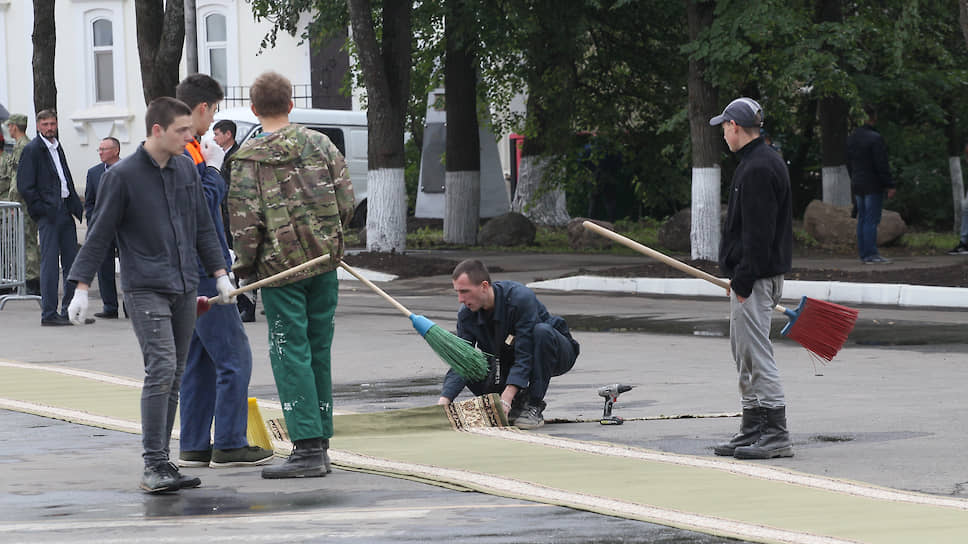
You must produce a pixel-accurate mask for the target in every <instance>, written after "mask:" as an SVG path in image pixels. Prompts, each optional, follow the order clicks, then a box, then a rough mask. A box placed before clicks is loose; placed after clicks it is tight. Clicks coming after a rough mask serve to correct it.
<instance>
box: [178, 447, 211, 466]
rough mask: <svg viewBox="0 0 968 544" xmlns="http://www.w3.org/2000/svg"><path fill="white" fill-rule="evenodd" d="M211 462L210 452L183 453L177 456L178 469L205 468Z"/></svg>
mask: <svg viewBox="0 0 968 544" xmlns="http://www.w3.org/2000/svg"><path fill="white" fill-rule="evenodd" d="M211 461H212V450H200V451H183V452H181V453H179V454H178V466H180V467H207V466H208V464H209V463H210V462H211Z"/></svg>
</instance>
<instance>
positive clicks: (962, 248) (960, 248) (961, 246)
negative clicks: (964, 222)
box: [948, 242, 968, 255]
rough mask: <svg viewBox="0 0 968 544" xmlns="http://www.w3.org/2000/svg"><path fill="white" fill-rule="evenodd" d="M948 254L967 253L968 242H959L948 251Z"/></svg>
mask: <svg viewBox="0 0 968 544" xmlns="http://www.w3.org/2000/svg"><path fill="white" fill-rule="evenodd" d="M948 255H968V243H965V242H959V243H958V245H956V246H955V248H954V249H952V250H951V251H949V252H948Z"/></svg>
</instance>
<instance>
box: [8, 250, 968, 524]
mask: <svg viewBox="0 0 968 544" xmlns="http://www.w3.org/2000/svg"><path fill="white" fill-rule="evenodd" d="M435 254H437V255H439V256H440V257H441V258H446V259H451V260H459V259H461V258H464V257H466V256H470V254H469V253H466V252H435ZM474 256H476V257H479V258H482V259H483V260H485V262H487V263H488V264H494V265H498V266H500V267H501V268H502V269H503V272H501V273H499V274H495V279H513V280H517V281H522V282H525V283H530V282H533V281H535V280H541V279H550V278H556V277H558V276H561V275H563V274H565V273H570V272H574V271H576V270H578V269H579V268H584V269H586V270H594V269H595V268H607V267H613V266H617V265H621V264H635V263H638V262H641V258H639V257H635V256H610V255H547V254H523V253H498V252H492V253H483V254H480V253H477V254H474ZM956 258H958V257H949V256H939V257H911V258H904V257H902V258H898V259H896V260H895V263H894V264H892V265H888V266H897V267H920V266H937V265H939V264H947V263H950V262H951V260H952V259H956ZM806 264H807V263H796V262H795V266H804V265H806ZM824 264H825V265H827V267H837V268H840V269H851V268H850V267H857V269H862V268H863V267H864V266H865V265H863V264H861V263H859V262H856V261H854V260H853V259H848V258H844V259H842V260H839V259H824ZM382 286H383V287H384V288H385V289H386V290H387V291H388V292H389V293H390V294H391V295H393V296H395V297H397V298H398V299H399V300H400V301H401V302H402V303H403V304H404V305H405V306H407V307H408V308H410V309H411V310H412V311H414V312H416V313H420V314H423V315H426V316H427V317H429V318H431V319H433V320H434V321H436V322H437V323H438V324H440V325H441V326H444V327H445V328H449V329H452V328H453V325H454V317H455V310H456V297H455V296H454V294H453V292H452V289H451V286H450V280H449V277H447V276H439V277H433V278H415V279H408V280H395V281H392V282H388V283H384V284H382ZM539 297H540V298H541V300H542V301H543V302H544V303H545V305H546V306H547V307H548V308H549V310H550V311H551V312H553V313H556V314H560V315H565V316H568V318H569V320H570V321H573V322H575V323H579V324H580V325H579V326H576V327H575V328H576V329H577V330H576V332H575V337H576V338H577V339H578V340H579V342H581V344H582V354H581V357H580V358H579V360H578V363H577V364H576V366H575V368H574V370H572V371H571V372H569V373H568V374H566V375H564V376H560V377H558V378H555V379H554V380H553V381H552V385H551V388H550V390H549V394H548V397H547V399H546V400H547V401H548V408H547V410H546V412H545V417H546V418H547V419H549V420H555V421H559V423H553V424H551V423H549V424H548V425H545V427H543V428H542V429H540V430H538V431H535V432H540V433H547V434H550V435H555V436H562V437H569V438H575V439H582V440H592V441H599V442H610V443H617V444H628V445H632V446H636V447H643V448H649V449H655V450H660V451H667V452H674V453H681V454H689V455H698V456H712V455H713V454H712V449H711V448H712V446H713V445H714V444H715V443H716V442H717V441H720V440H722V439H725V438H727V437H728V436H730V435H731V434H732V433H733V432H734V431H735V430H736V428H737V427H738V424H739V420H738V418H735V417H732V418H730V417H725V418H704V417H694V416H702V415H709V414H722V413H735V412H738V411H739V402H738V398H737V392H736V385H735V369H734V367H733V363H732V361H731V359H730V355H729V343H728V338H727V337H726V333H725V332H724V330H723V327H722V325H723V323H724V322H727V321H728V302H727V301H726V299H725V297H723V298H721V299H717V298H710V297H690V296H674V297H670V296H653V295H633V294H625V293H600V292H590V291H573V292H563V291H545V290H541V291H539ZM91 300H92V307H94V310H93V311H96V310H97V309H98V308H97V302H96V301H97V300H98V298H97V296H96V295H94V294H92V297H91ZM859 309H860V310H861V319H860V321H859V325H860V324H863V326H864V329H863V330H865V331H868V333H865V334H864V335H861V336H862V340H861V341H860V342H858V341H855V340H854V339H853V338H852V340H851V341H849V342H848V344H847V345H846V346H845V348H844V349H843V350H842V351H841V353H840V354H839V355H838V357H837V358H835V359H834V361H833V362H832V363H830V364H828V365H826V366H823V365H817V364H816V363H815V362H814V361H813V360H812V359H811V357H810V356H809V355H808V354H807V353H806V352H805V350H803V349H802V348H801V347H799V346H798V345H797V344H795V343H793V342H789V341H785V340H778V341H777V342H776V354H777V359H778V361H779V365H780V369H781V373H782V377H783V380H784V385H785V388H786V392H787V405H788V418H789V426H790V430H791V433H792V437H793V440H794V447H795V451H796V455H795V457H793V458H789V459H777V460H772V461H767V462H763V463H765V464H768V465H769V466H775V467H781V468H787V469H790V470H795V471H800V472H805V473H811V474H818V475H823V476H829V477H837V478H844V479H848V480H855V481H862V482H868V483H872V484H876V485H880V486H885V487H891V488H897V489H903V490H913V491H920V492H925V493H931V494H937V495H943V496H951V497H961V498H965V497H968V473H966V471H965V468H964V451H965V448H966V446H968V443H966V442H968V438H966V433H965V429H966V428H968V406H966V405H965V403H964V400H963V399H964V384H966V383H968V364H966V352H968V342H965V341H964V340H962V337H963V336H964V335H963V334H962V333H961V330H962V329H961V328H960V327H961V326H964V323H965V321H966V319H965V318H966V317H968V314H966V313H965V312H964V311H963V310H962V309H960V308H921V307H898V306H892V305H862V306H859ZM782 321H783V318H782V317H779V316H778V318H777V322H778V323H779V322H782ZM0 326H2V330H3V331H4V334H3V338H4V340H3V344H2V347H0V358H3V359H7V360H12V361H20V362H28V363H35V364H41V365H51V366H60V367H71V368H80V369H86V370H95V371H98V372H104V373H109V374H114V375H118V376H124V377H128V378H134V379H140V378H141V377H142V375H143V371H142V364H141V357H140V351H139V349H138V346H137V342H136V340H135V337H134V335H133V333H132V332H131V330H130V323H129V322H128V321H127V320H124V319H121V320H103V319H101V320H98V321H97V323H95V324H93V325H89V326H83V327H62V328H41V327H40V312H39V308H38V306H37V304H36V303H34V302H24V301H14V302H9V303H8V304H7V305H6V307H5V308H4V309H3V310H2V311H0ZM336 326H337V328H336V337H335V339H334V346H333V380H334V392H335V405H336V409H337V410H338V411H352V412H367V411H382V410H388V409H394V408H406V407H415V406H423V405H428V404H433V403H434V402H435V400H436V398H437V395H438V393H439V384H440V381H441V379H442V376H443V374H444V371H445V370H446V367H445V366H444V365H443V363H441V362H440V361H439V360H438V359H437V358H436V357H435V356H434V355H433V353H432V352H431V351H430V350H429V348H427V347H426V345H425V343H424V342H423V341H422V340H420V339H419V336H416V333H415V332H414V331H413V329H412V327H411V325H410V322H409V320H407V319H405V318H403V317H402V316H401V315H400V314H399V313H398V312H397V310H396V309H394V308H393V307H391V306H389V305H388V304H387V303H386V302H385V301H383V300H382V299H380V298H378V297H377V296H375V295H373V294H372V293H371V292H370V291H369V290H367V289H366V288H365V287H363V286H362V285H360V284H359V283H358V282H354V281H343V282H341V285H340V305H339V308H338V311H337V315H336ZM246 330H247V332H248V333H249V338H250V343H251V344H252V350H253V354H254V356H255V365H254V369H253V375H252V380H251V385H250V394H251V395H253V396H257V397H259V398H262V399H267V400H276V399H277V397H276V395H275V387H274V384H273V380H272V376H271V371H270V369H269V365H268V357H267V353H268V347H267V344H268V343H267V330H266V324H265V318H264V316H261V315H259V316H258V317H257V321H256V322H255V323H250V324H246ZM872 331H873V332H879V333H880V336H878V335H876V334H873V332H872ZM859 332H860V331H859ZM863 338H867V339H870V338H875V340H863ZM900 338H906V339H907V340H906V341H904V342H901V341H898V339H900ZM615 382H621V383H627V384H630V385H634V386H635V388H634V389H633V390H632V391H630V392H628V393H625V394H623V395H622V396H621V397H620V400H619V402H618V403H617V404H616V405H615V409H614V413H615V414H616V415H620V416H622V417H625V418H626V419H627V421H626V423H625V424H624V425H622V426H602V425H599V424H598V423H597V418H598V417H599V416H600V415H601V412H602V405H603V399H602V398H601V397H598V396H597V394H596V389H597V388H598V387H599V386H601V385H605V384H608V383H615ZM465 394H466V393H465ZM659 416H672V418H670V419H656V418H658V417H659ZM676 416H687V417H676ZM584 421H593V422H584ZM0 444H2V446H0V452H2V453H0V482H2V483H0V489H2V491H3V492H2V494H0V505H2V509H0V541H4V542H8V541H9V542H25V541H30V542H142V541H144V542H148V541H151V542H168V541H173V542H174V541H178V542H181V541H184V540H185V539H187V538H191V539H198V540H202V541H213V542H218V541H234V540H236V539H242V538H244V539H245V540H247V541H253V542H259V541H274V542H275V541H291V542H321V541H341V540H344V539H345V540H347V541H348V540H350V539H352V540H353V541H355V542H411V541H425V542H426V541H430V542H436V541H441V542H443V541H453V540H456V539H461V540H462V541H466V542H473V543H491V542H576V543H577V542H602V543H604V542H630V543H631V542H726V541H727V540H725V539H721V538H718V537H710V536H707V535H701V534H696V533H691V532H688V531H681V530H678V529H671V528H667V527H662V526H658V525H653V524H648V523H643V522H638V521H629V520H624V519H619V518H612V517H608V516H602V515H598V514H592V513H588V512H581V511H577V510H570V509H567V508H561V507H556V506H548V505H543V504H536V503H531V502H527V501H520V500H514V499H507V498H501V497H493V496H488V495H483V494H480V493H468V492H461V491H455V490H451V489H445V488H440V487H436V486H430V485H426V484H422V483H416V482H411V481H407V480H400V479H395V478H388V477H384V476H376V475H371V474H363V473H357V472H350V471H345V470H341V469H336V470H334V473H333V474H331V475H329V476H327V477H326V478H323V479H310V480H301V481H289V480H287V481H271V480H262V479H261V478H260V477H259V469H258V468H252V469H196V470H190V469H186V470H185V472H186V473H188V474H192V475H198V476H199V477H201V479H202V481H203V485H202V487H201V488H199V489H196V490H186V491H182V492H180V493H178V494H174V495H168V496H150V495H146V494H144V493H142V492H141V491H140V490H138V488H137V482H138V478H139V476H140V467H141V459H140V437H139V436H136V435H130V434H125V433H119V432H115V431H107V430H104V429H99V428H94V427H86V426H82V425H74V424H70V423H64V422H61V421H57V420H52V419H47V418H42V417H37V416H32V415H27V414H21V413H17V412H12V411H0ZM333 447H334V448H336V449H338V447H339V445H338V443H335V442H334V444H333ZM172 448H173V450H174V451H177V448H178V446H177V442H173V443H172ZM620 482H621V475H616V485H620Z"/></svg>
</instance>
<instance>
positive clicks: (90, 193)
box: [84, 136, 121, 319]
mask: <svg viewBox="0 0 968 544" xmlns="http://www.w3.org/2000/svg"><path fill="white" fill-rule="evenodd" d="M97 155H98V157H99V158H100V159H101V162H99V163H98V164H95V165H94V166H92V167H91V168H90V169H88V171H87V187H86V188H85V189H84V211H85V214H86V215H87V228H88V229H91V228H92V227H93V226H94V220H95V219H96V218H97V214H96V210H95V209H94V207H95V205H96V204H97V187H98V184H99V183H101V174H103V173H104V172H107V170H108V168H110V167H111V165H113V164H114V163H116V162H118V161H119V160H121V142H119V141H118V140H117V138H112V137H111V136H108V137H107V138H105V139H103V140H101V143H100V144H98V146H97ZM115 250H116V248H115V244H111V247H109V248H108V254H107V256H106V257H104V262H103V263H101V268H99V269H98V271H97V284H98V288H99V290H100V292H101V311H100V312H98V313H96V314H94V317H103V318H105V319H117V318H118V287H117V285H115V283H114V253H115Z"/></svg>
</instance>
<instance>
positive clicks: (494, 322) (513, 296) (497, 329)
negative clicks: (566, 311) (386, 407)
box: [441, 281, 579, 399]
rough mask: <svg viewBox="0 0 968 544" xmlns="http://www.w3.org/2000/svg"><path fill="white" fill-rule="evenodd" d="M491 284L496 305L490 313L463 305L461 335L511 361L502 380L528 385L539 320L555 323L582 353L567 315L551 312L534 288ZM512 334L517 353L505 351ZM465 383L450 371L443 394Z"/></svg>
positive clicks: (449, 394) (453, 394) (448, 394)
mask: <svg viewBox="0 0 968 544" xmlns="http://www.w3.org/2000/svg"><path fill="white" fill-rule="evenodd" d="M491 287H492V289H494V309H493V310H492V311H491V312H490V313H488V312H485V311H483V310H479V311H476V312H472V311H470V310H469V309H468V308H467V307H466V306H461V308H460V310H459V311H458V312H457V336H459V337H461V338H463V339H464V340H467V341H468V342H470V343H472V344H473V345H475V346H477V348H478V349H480V350H481V351H482V352H484V353H486V354H489V355H500V356H501V358H502V363H503V364H510V372H509V373H508V375H507V379H506V380H502V382H503V383H507V384H511V385H516V386H518V387H521V388H524V387H527V386H528V383H529V381H530V375H529V374H530V369H531V366H532V358H533V357H534V355H533V352H534V342H533V340H532V332H533V331H534V326H535V325H537V324H538V323H547V324H549V325H551V326H552V327H554V328H555V330H557V331H558V332H560V333H561V334H563V335H564V336H565V337H566V338H568V339H569V340H571V343H572V345H573V346H574V347H575V356H577V355H578V351H579V346H578V342H576V341H575V340H574V339H573V338H572V337H571V332H569V330H568V324H567V323H565V320H564V319H562V318H560V317H558V316H556V315H552V314H550V313H549V312H548V309H547V308H545V306H544V304H542V303H541V301H539V300H538V297H537V296H535V294H534V291H532V290H531V289H528V288H527V287H525V286H524V285H522V284H520V283H518V282H516V281H496V282H494V283H492V284H491ZM508 335H514V343H513V346H514V347H513V356H512V354H511V353H510V352H509V350H508V349H503V351H504V354H502V348H504V347H505V345H506V339H507V337H508ZM509 358H510V359H511V360H508V359H509ZM511 363H513V364H511ZM503 383H502V385H503ZM464 385H465V383H464V381H463V379H461V377H460V376H459V375H458V374H457V373H455V372H448V373H447V377H446V378H445V379H444V385H443V388H442V392H441V395H442V396H445V397H447V398H450V399H452V398H454V397H456V396H457V395H458V394H459V393H460V392H461V390H462V389H463V388H464Z"/></svg>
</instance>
